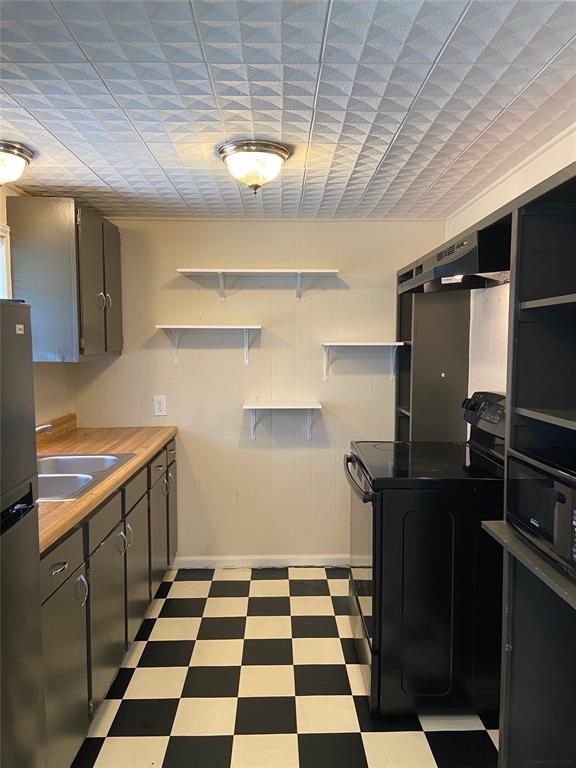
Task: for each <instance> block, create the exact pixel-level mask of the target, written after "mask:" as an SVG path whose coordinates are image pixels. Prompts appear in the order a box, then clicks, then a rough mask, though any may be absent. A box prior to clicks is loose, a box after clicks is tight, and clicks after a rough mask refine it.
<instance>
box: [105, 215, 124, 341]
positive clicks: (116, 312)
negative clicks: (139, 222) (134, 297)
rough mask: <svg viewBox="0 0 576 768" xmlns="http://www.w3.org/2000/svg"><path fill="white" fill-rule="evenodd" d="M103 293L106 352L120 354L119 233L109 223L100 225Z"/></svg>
mask: <svg viewBox="0 0 576 768" xmlns="http://www.w3.org/2000/svg"><path fill="white" fill-rule="evenodd" d="M102 239H103V245H104V292H105V294H106V351H107V352H118V353H120V352H122V341H123V338H122V273H121V267H120V232H119V231H118V227H115V226H114V224H111V223H110V222H109V221H104V222H103V224H102Z"/></svg>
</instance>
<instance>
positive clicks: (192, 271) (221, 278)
mask: <svg viewBox="0 0 576 768" xmlns="http://www.w3.org/2000/svg"><path fill="white" fill-rule="evenodd" d="M176 271H177V272H178V273H179V274H180V275H189V276H190V277H194V275H197V276H201V275H218V293H219V294H220V300H221V301H222V303H223V304H224V303H225V302H226V287H225V276H226V275H236V276H238V275H240V276H242V275H294V276H295V278H296V301H300V299H301V298H302V277H303V275H337V274H338V270H337V269H234V268H228V267H213V268H210V269H207V268H206V269H204V268H200V267H199V268H194V267H190V268H185V267H181V268H179V269H177V270H176Z"/></svg>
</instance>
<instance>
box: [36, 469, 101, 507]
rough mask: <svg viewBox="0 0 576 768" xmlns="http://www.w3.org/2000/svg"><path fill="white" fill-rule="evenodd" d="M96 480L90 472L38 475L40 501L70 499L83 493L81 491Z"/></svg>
mask: <svg viewBox="0 0 576 768" xmlns="http://www.w3.org/2000/svg"><path fill="white" fill-rule="evenodd" d="M93 480H94V475H88V474H81V473H75V474H45V475H38V496H39V499H38V500H39V501H69V500H72V499H75V498H77V497H78V496H80V495H81V493H80V491H82V489H83V488H85V487H86V486H87V485H90V483H91V482H92V481H93Z"/></svg>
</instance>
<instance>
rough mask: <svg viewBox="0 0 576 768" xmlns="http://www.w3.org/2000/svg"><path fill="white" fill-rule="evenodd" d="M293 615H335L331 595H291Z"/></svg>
mask: <svg viewBox="0 0 576 768" xmlns="http://www.w3.org/2000/svg"><path fill="white" fill-rule="evenodd" d="M290 612H291V614H292V616H333V615H334V606H333V605H332V600H331V599H330V598H329V597H291V598H290Z"/></svg>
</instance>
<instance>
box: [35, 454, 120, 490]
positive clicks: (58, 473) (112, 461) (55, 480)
mask: <svg viewBox="0 0 576 768" xmlns="http://www.w3.org/2000/svg"><path fill="white" fill-rule="evenodd" d="M133 455H134V454H133V453H119V454H109V453H106V454H96V455H80V454H78V455H67V456H42V457H41V458H38V460H37V464H38V496H39V498H38V501H72V500H73V499H77V498H79V497H80V496H82V495H83V494H84V493H86V491H88V490H90V488H92V486H94V485H96V484H97V483H98V482H100V480H102V479H103V478H105V477H106V476H107V475H109V474H110V473H111V472H114V470H116V469H117V468H118V467H119V466H121V465H122V464H123V463H124V462H125V461H128V459H131V458H132V456H133Z"/></svg>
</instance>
